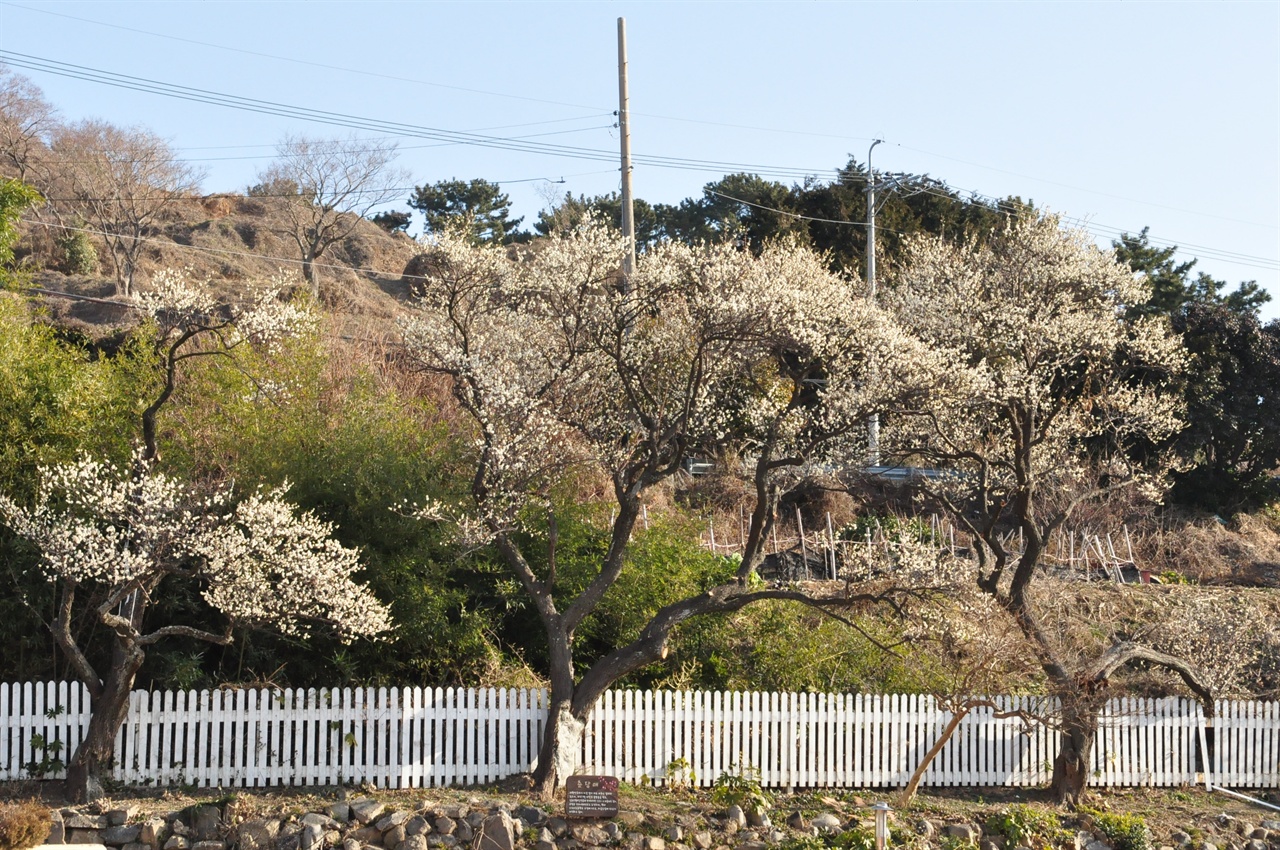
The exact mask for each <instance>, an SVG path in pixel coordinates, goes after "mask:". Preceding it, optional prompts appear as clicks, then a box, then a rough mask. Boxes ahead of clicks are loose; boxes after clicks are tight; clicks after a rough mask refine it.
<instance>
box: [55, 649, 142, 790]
mask: <svg viewBox="0 0 1280 850" xmlns="http://www.w3.org/2000/svg"><path fill="white" fill-rule="evenodd" d="M113 654H114V655H115V658H113V662H114V663H113V664H112V665H111V672H110V673H108V674H107V680H106V681H105V682H104V683H103V687H102V693H101V695H100V696H98V698H97V699H96V700H94V703H93V714H92V715H91V716H90V718H89V729H88V731H87V732H86V733H85V737H84V740H83V741H82V742H81V743H80V746H79V747H77V748H76V752H75V755H74V756H73V757H72V759H71V764H70V765H68V767H67V781H66V790H65V796H66V798H67V800H69V801H70V802H72V803H86V802H89V801H90V800H93V799H96V798H98V797H101V796H102V782H101V779H102V777H103V776H104V775H105V774H106V772H107V771H108V770H109V769H110V768H111V761H112V759H113V758H114V755H115V747H116V735H118V734H119V732H120V727H121V726H123V725H124V721H125V717H126V716H127V715H128V713H129V692H130V691H131V690H133V683H134V680H135V679H136V678H137V675H138V668H139V667H141V666H142V662H143V659H144V658H146V653H144V652H143V651H142V648H141V647H139V646H137V645H128V646H120V645H117V647H116V651H115V653H113Z"/></svg>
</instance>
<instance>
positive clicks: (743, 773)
mask: <svg viewBox="0 0 1280 850" xmlns="http://www.w3.org/2000/svg"><path fill="white" fill-rule="evenodd" d="M711 802H712V803H714V804H715V805H717V806H720V807H721V808H725V809H727V808H730V807H732V806H737V807H739V808H740V809H742V811H744V812H757V813H760V812H766V811H768V810H769V809H770V808H772V807H773V799H772V798H771V797H770V796H769V792H768V791H766V790H764V789H763V788H761V787H760V770H759V768H755V767H751V766H750V765H743V766H738V765H730V766H729V769H728V770H726V771H725V772H723V773H721V774H720V775H719V776H718V777H716V781H715V784H714V785H713V786H712V788H711Z"/></svg>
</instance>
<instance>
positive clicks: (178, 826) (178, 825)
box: [165, 815, 191, 838]
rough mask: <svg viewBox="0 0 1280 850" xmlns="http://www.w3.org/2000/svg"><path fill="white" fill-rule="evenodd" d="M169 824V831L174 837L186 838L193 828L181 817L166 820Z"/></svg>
mask: <svg viewBox="0 0 1280 850" xmlns="http://www.w3.org/2000/svg"><path fill="white" fill-rule="evenodd" d="M165 820H167V821H168V822H169V829H170V830H171V831H172V832H173V834H174V835H181V836H182V837H183V838H186V837H187V836H189V835H190V834H191V828H190V827H188V826H187V824H186V822H184V821H183V820H182V816H181V815H174V816H173V817H171V818H165Z"/></svg>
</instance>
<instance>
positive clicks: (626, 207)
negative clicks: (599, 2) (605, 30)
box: [618, 18, 636, 289]
mask: <svg viewBox="0 0 1280 850" xmlns="http://www.w3.org/2000/svg"><path fill="white" fill-rule="evenodd" d="M630 108H631V105H630V96H629V95H628V94H627V19H626V18H618V134H619V135H620V136H621V137H622V236H623V238H624V239H626V240H627V254H626V256H625V257H623V258H622V281H623V286H625V287H626V288H628V289H630V288H631V275H632V274H633V273H634V272H635V268H636V217H635V210H634V209H633V208H632V198H631V118H630V115H629V111H630Z"/></svg>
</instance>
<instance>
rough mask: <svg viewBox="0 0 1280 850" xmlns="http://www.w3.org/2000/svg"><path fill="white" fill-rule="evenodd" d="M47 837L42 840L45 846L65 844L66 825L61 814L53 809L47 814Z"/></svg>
mask: <svg viewBox="0 0 1280 850" xmlns="http://www.w3.org/2000/svg"><path fill="white" fill-rule="evenodd" d="M49 818H50V821H51V822H50V824H49V837H48V838H46V839H45V840H44V843H45V844H65V843H66V842H67V824H66V822H65V821H63V819H62V812H60V811H58V810H57V809H54V810H53V811H51V812H49Z"/></svg>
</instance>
